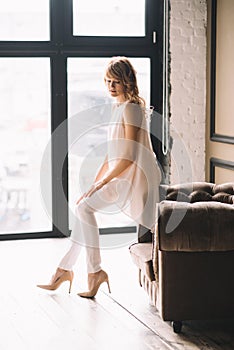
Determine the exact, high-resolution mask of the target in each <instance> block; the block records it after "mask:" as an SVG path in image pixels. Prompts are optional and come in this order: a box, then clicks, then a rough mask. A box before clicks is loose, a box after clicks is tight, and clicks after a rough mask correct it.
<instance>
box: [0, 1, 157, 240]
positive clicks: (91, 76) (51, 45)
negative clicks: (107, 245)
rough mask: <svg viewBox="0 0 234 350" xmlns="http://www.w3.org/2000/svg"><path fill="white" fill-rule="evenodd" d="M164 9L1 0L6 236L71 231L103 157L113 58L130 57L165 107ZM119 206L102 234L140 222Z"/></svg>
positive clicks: (1, 195) (0, 198)
mask: <svg viewBox="0 0 234 350" xmlns="http://www.w3.org/2000/svg"><path fill="white" fill-rule="evenodd" d="M162 15H163V13H162V2H161V1H160V0H134V1H133V0H130V1H128V2H126V1H122V0H111V1H109V0H108V1H107V0H99V1H97V0H89V1H87V0H86V1H83V0H61V1H58V0H40V1H37V0H21V1H18V0H9V1H3V0H0V71H1V81H0V90H1V91H0V92H1V99H0V113H1V119H0V144H1V149H0V155H1V157H0V239H15V238H22V237H23V238H27V237H29V238H33V237H52V236H53V237H54V236H62V235H68V234H69V231H70V228H71V227H72V216H71V215H69V208H70V207H73V204H74V202H75V199H76V197H77V196H78V195H79V191H82V189H83V188H85V186H88V184H89V183H90V182H91V181H92V177H93V175H94V174H93V171H95V169H96V167H97V166H98V165H99V164H100V162H101V160H102V157H103V154H102V153H103V152H102V146H101V145H102V144H103V143H104V142H105V141H104V140H105V137H106V122H105V121H106V119H105V120H104V119H103V118H106V115H105V113H104V109H105V108H106V106H108V104H109V103H110V99H109V96H108V95H107V93H106V91H105V86H104V83H103V74H104V69H105V65H106V63H107V61H108V60H109V58H110V57H111V56H115V55H124V56H127V57H129V58H130V59H131V61H132V63H133V65H134V66H135V67H136V70H137V76H138V83H139V87H140V90H141V95H142V96H143V97H144V98H145V99H146V101H147V104H148V105H154V106H155V109H156V111H158V112H159V113H160V112H161V107H162ZM104 106H105V107H104ZM94 115H95V117H93V116H94ZM74 117H75V119H74ZM73 119H74V120H76V123H75V124H74V123H73V122H72V121H73ZM74 132H76V134H77V135H81V134H82V137H78V138H77V142H75V143H72V144H71V142H70V141H71V133H73V134H74ZM154 147H156V148H157V147H158V146H157V142H156V143H155V144H154ZM97 149H98V151H97V152H96V150H97ZM92 170H93V171H92ZM42 173H43V174H42ZM42 187H43V188H42ZM45 197H46V198H45ZM113 213H114V220H113V216H109V217H108V215H102V214H100V215H99V216H98V221H99V224H100V227H101V232H102V231H103V232H105V233H106V232H112V231H113V228H114V231H115V232H131V231H134V230H135V223H134V222H131V220H130V219H129V218H127V217H125V216H124V215H123V214H121V213H119V212H118V210H116V211H113ZM110 228H111V229H110ZM108 230H109V231H108Z"/></svg>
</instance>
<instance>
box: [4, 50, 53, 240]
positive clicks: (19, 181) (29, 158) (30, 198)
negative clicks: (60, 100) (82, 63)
mask: <svg viewBox="0 0 234 350" xmlns="http://www.w3.org/2000/svg"><path fill="white" fill-rule="evenodd" d="M0 72H1V79H0V95H1V99H0V115H1V118H0V145H1V146H0V233H1V232H2V233H9V232H11V233H18V232H22V231H23V232H28V231H29V232H33V231H38V230H40V231H49V230H51V228H52V224H51V222H50V221H49V219H48V217H47V215H46V212H45V210H44V208H43V206H42V202H41V198H40V178H39V177H40V166H41V159H42V156H43V152H44V149H45V146H46V144H47V142H48V141H49V137H50V62H49V59H47V58H9V57H7V58H0ZM47 181H48V182H49V183H50V181H51V179H49V178H48V180H47Z"/></svg>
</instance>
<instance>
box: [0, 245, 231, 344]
mask: <svg viewBox="0 0 234 350" xmlns="http://www.w3.org/2000/svg"><path fill="white" fill-rule="evenodd" d="M66 245H67V242H66V240H64V239H42V240H27V241H5V242H0V262H1V288H0V350H26V349H27V350H38V349H40V350H42V349H43V350H60V349H61V350H62V349H66V350H73V349H74V350H75V349H76V350H77V349H82V350H102V349H108V350H115V349H118V350H119V349H120V350H125V349H126V350H127V349H128V350H131V349H134V350H150V349H151V350H152V349H155V350H156V349H160V350H164V349H165V350H166V349H178V350H181V349H183V350H190V349H214V350H225V349H230V350H231V349H234V320H229V321H221V320H220V321H216V322H208V321H207V322H186V323H185V325H184V326H183V333H181V334H180V335H178V334H175V333H173V331H172V328H171V325H170V324H169V323H168V322H163V321H162V320H161V319H160V317H159V315H158V313H157V310H155V308H154V307H153V306H151V305H149V302H148V298H147V296H146V294H145V292H144V291H143V290H142V289H141V288H140V287H139V285H138V281H137V279H138V277H137V276H138V272H137V269H136V267H135V266H134V265H133V263H132V262H131V259H130V256H129V252H128V247H127V245H126V246H125V247H123V248H119V249H106V250H103V251H102V256H103V268H105V269H106V271H107V272H108V273H109V276H110V283H111V288H112V293H111V294H109V293H108V291H107V288H106V286H105V285H103V286H102V288H101V290H100V291H99V292H98V294H97V296H96V298H95V299H93V300H88V299H82V298H80V297H79V296H77V294H76V293H77V292H78V291H80V290H83V289H85V288H86V271H85V268H84V263H85V256H84V253H82V255H81V257H80V259H79V261H78V264H77V268H76V270H75V271H76V277H75V280H74V284H73V289H72V293H71V294H70V295H69V294H68V285H66V284H64V285H63V286H61V287H60V289H58V290H57V291H56V292H46V291H43V290H40V289H39V288H37V287H36V284H37V283H44V282H48V280H49V279H50V275H51V273H52V272H53V271H54V268H55V266H56V265H57V263H58V260H59V258H60V257H61V255H62V254H63V252H64V251H65V249H66Z"/></svg>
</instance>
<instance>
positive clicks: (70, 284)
mask: <svg viewBox="0 0 234 350" xmlns="http://www.w3.org/2000/svg"><path fill="white" fill-rule="evenodd" d="M71 287H72V281H70V285H69V294H71Z"/></svg>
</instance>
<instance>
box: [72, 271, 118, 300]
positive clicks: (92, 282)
mask: <svg viewBox="0 0 234 350" xmlns="http://www.w3.org/2000/svg"><path fill="white" fill-rule="evenodd" d="M103 282H106V283H107V286H108V290H109V293H111V290H110V284H109V278H108V275H107V273H106V272H105V271H103V270H100V271H98V272H95V273H89V274H88V287H89V291H88V292H83V293H78V295H79V296H80V297H82V298H93V297H94V296H95V295H96V294H97V291H98V289H99V287H100V285H101V284H102V283H103Z"/></svg>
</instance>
